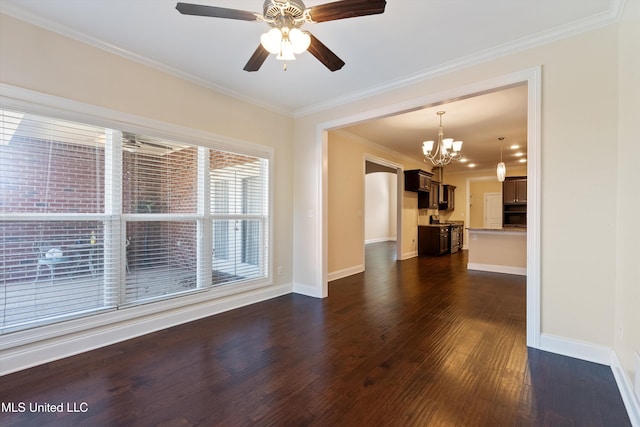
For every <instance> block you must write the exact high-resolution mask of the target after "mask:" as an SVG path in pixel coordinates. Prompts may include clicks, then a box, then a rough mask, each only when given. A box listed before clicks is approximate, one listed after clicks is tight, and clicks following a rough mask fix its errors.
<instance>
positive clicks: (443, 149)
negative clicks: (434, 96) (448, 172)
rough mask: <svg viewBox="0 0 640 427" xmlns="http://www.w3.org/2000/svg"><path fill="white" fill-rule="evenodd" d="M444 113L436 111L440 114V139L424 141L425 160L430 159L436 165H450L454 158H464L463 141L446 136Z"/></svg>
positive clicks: (423, 152)
mask: <svg viewBox="0 0 640 427" xmlns="http://www.w3.org/2000/svg"><path fill="white" fill-rule="evenodd" d="M444 113H445V111H438V112H437V113H436V114H437V115H438V116H440V126H439V127H438V141H424V142H423V143H422V154H423V155H424V161H425V162H426V161H427V160H429V161H431V163H432V164H433V165H434V166H444V165H448V164H449V163H451V161H452V160H460V159H461V158H462V152H461V150H462V141H454V140H453V138H444V129H443V128H442V116H443V115H444ZM434 145H435V147H434Z"/></svg>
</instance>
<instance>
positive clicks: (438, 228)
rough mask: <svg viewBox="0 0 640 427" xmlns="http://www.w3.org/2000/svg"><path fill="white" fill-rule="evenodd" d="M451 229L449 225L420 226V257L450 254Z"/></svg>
mask: <svg viewBox="0 0 640 427" xmlns="http://www.w3.org/2000/svg"><path fill="white" fill-rule="evenodd" d="M449 229H450V227H449V225H448V224H440V225H435V224H434V225H422V226H418V255H431V256H439V255H444V254H448V253H449V250H450V246H449V245H450V242H449Z"/></svg>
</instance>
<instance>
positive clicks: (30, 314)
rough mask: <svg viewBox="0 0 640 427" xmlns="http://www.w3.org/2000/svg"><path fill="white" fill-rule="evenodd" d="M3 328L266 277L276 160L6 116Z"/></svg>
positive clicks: (1, 120) (0, 184) (0, 269)
mask: <svg viewBox="0 0 640 427" xmlns="http://www.w3.org/2000/svg"><path fill="white" fill-rule="evenodd" d="M0 125H1V128H0V130H1V133H0V213H1V214H2V216H1V218H0V331H1V332H2V333H7V332H12V331H17V330H21V329H27V328H30V327H34V326H39V325H43V324H49V323H53V322H56V321H60V320H66V319H69V318H72V317H79V316H85V315H90V314H92V313H97V312H102V311H107V310H117V309H121V308H124V307H127V306H131V305H138V304H142V303H147V302H152V301H157V300H160V299H166V298H174V297H178V296H180V295H185V294H192V293H194V292H202V291H208V290H212V289H215V288H218V287H220V286H234V285H235V284H245V283H247V282H248V281H256V283H259V282H260V280H261V279H265V278H267V277H268V276H269V271H268V259H269V257H268V248H269V245H268V243H269V242H268V240H269V233H268V230H269V216H268V212H269V191H268V189H269V174H268V171H269V159H268V158H266V156H254V155H247V154H242V153H231V152H228V151H218V150H214V149H210V148H205V147H201V146H196V145H193V144H185V143H180V142H176V141H168V140H164V139H161V138H157V137H149V136H144V135H138V134H134V133H130V132H124V131H122V130H116V129H108V128H100V127H95V126H88V125H84V124H78V123H72V122H69V121H64V120H58V119H54V118H48V117H43V116H38V115H34V114H29V113H24V112H18V111H7V110H0Z"/></svg>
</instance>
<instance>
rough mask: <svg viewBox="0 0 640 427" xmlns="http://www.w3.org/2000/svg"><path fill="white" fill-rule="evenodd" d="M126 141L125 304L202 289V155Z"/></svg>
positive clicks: (141, 140)
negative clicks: (200, 206)
mask: <svg viewBox="0 0 640 427" xmlns="http://www.w3.org/2000/svg"><path fill="white" fill-rule="evenodd" d="M127 138H130V137H128V136H126V135H125V136H124V137H123V150H124V151H123V163H122V164H123V172H124V180H123V211H124V212H125V213H128V214H129V215H126V217H125V218H126V221H127V225H126V239H127V248H126V258H127V261H126V263H127V268H126V284H125V292H124V300H123V303H127V304H133V303H140V302H148V301H150V300H155V299H158V298H163V297H167V296H175V295H178V294H181V293H184V292H188V291H191V290H195V289H197V288H198V287H199V286H198V283H199V280H198V277H197V274H198V269H197V260H198V253H197V252H198V251H197V248H198V241H197V229H198V227H197V225H198V224H197V221H198V220H200V219H199V218H198V217H197V212H198V191H197V190H198V185H197V183H198V150H197V148H196V147H189V146H186V145H179V144H175V143H170V142H167V141H161V140H157V139H151V138H148V137H145V138H141V137H136V138H135V140H133V141H134V143H133V144H132V143H131V142H129V141H127Z"/></svg>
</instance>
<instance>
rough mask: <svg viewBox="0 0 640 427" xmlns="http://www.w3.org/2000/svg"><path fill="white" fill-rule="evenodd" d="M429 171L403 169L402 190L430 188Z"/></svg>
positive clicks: (424, 189) (426, 190) (430, 175)
mask: <svg viewBox="0 0 640 427" xmlns="http://www.w3.org/2000/svg"><path fill="white" fill-rule="evenodd" d="M432 176H433V174H432V173H431V172H427V171H423V170H421V169H413V170H408V171H404V191H418V192H420V191H424V192H429V191H430V190H431V177H432Z"/></svg>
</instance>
